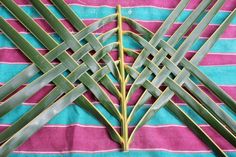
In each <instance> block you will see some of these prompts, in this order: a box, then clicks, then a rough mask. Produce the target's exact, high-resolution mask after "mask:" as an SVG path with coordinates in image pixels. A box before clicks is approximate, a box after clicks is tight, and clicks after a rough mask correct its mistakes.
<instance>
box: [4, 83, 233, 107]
mask: <svg viewBox="0 0 236 157" xmlns="http://www.w3.org/2000/svg"><path fill="white" fill-rule="evenodd" d="M2 85H3V84H0V86H2ZM23 87H25V85H23V86H21V88H20V89H22V88H23ZM199 87H200V88H201V89H202V90H203V91H205V92H206V93H207V94H208V95H209V96H210V97H211V98H212V99H213V100H214V101H215V102H216V103H221V101H220V100H218V99H217V98H216V97H215V96H213V94H212V93H211V92H210V91H209V90H208V89H207V88H206V87H204V86H202V85H199ZM220 87H221V88H222V89H223V90H224V91H226V92H227V93H228V94H229V95H230V96H231V97H232V98H233V99H235V100H236V86H220ZM53 88H54V85H49V86H45V87H44V88H42V89H41V90H40V91H39V92H37V93H36V94H34V96H32V97H31V98H30V99H28V100H26V101H25V103H33V104H34V103H37V102H39V101H40V100H42V99H43V98H44V97H45V96H46V95H47V94H48V93H49V92H50V91H51V90H52V89H53ZM129 88H130V85H128V87H127V89H129ZM164 88H165V86H162V87H161V89H164ZM143 90H144V89H141V88H140V89H138V90H137V91H136V92H135V93H134V94H133V95H132V96H131V99H130V101H129V103H128V105H134V104H135V103H136V102H137V101H138V98H139V97H140V96H141V94H142V93H143ZM106 92H107V91H106ZM107 93H108V92H107ZM108 95H109V97H110V98H111V100H112V101H113V102H114V103H115V104H119V100H118V99H117V98H116V97H115V96H113V95H112V94H111V93H108ZM85 96H86V97H87V98H88V99H89V100H90V101H91V102H96V103H97V102H98V100H97V99H96V98H95V96H94V95H93V94H92V93H91V92H86V93H85ZM155 100H156V99H155V98H151V99H150V100H149V101H148V102H147V104H151V103H153V102H154V101H155ZM172 100H173V101H174V102H176V103H184V102H183V101H182V100H180V99H179V98H178V97H177V96H174V97H173V98H172Z"/></svg>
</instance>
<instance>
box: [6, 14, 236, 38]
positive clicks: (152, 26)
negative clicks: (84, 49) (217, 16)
mask: <svg viewBox="0 0 236 157" xmlns="http://www.w3.org/2000/svg"><path fill="white" fill-rule="evenodd" d="M7 21H8V22H9V23H10V24H11V25H12V26H13V27H14V28H16V29H17V30H18V31H19V32H28V31H27V29H26V28H25V27H24V26H22V25H21V24H20V23H19V22H18V21H16V20H14V19H11V20H7ZM35 21H36V22H37V23H38V24H39V25H40V26H41V27H42V28H43V29H44V30H45V31H47V32H48V33H53V32H54V31H53V30H52V29H51V28H50V26H49V25H48V24H47V22H46V21H45V20H44V19H35ZM61 22H62V23H63V24H64V25H65V26H66V27H67V28H68V29H69V30H70V31H72V32H76V30H75V29H74V28H73V26H72V25H71V24H70V23H69V22H68V21H66V20H61ZM84 22H85V24H86V25H89V24H91V23H93V22H95V20H84ZM138 22H139V23H140V24H141V25H143V26H144V27H146V28H148V29H149V30H150V31H152V32H156V31H157V29H158V28H159V27H160V26H161V24H162V23H163V22H162V21H138ZM180 25H181V23H175V24H174V25H173V26H172V27H171V29H170V30H169V31H168V32H167V34H166V36H171V35H172V34H173V33H174V32H175V31H176V29H177V28H179V26H180ZM114 27H116V23H115V22H112V23H109V24H107V25H105V26H104V27H102V28H100V29H99V30H97V31H95V33H104V32H106V31H108V30H111V29H112V28H114ZM218 27H219V25H209V26H208V27H207V28H206V30H205V31H204V32H203V33H202V34H201V38H208V37H210V35H211V34H212V33H213V32H214V31H215V30H216V29H217V28H218ZM124 29H125V30H132V31H134V30H133V29H132V28H130V26H128V25H127V24H124ZM191 31H192V29H191V30H190V31H189V32H191ZM189 32H188V33H187V35H188V34H189ZM221 38H236V26H235V25H229V26H228V28H227V30H226V31H225V32H224V33H223V34H222V36H221Z"/></svg>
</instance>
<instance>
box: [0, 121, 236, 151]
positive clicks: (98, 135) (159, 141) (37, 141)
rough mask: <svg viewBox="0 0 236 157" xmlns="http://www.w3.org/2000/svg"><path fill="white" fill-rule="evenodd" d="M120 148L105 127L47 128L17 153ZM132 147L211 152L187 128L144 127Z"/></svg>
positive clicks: (225, 144) (219, 140)
mask: <svg viewBox="0 0 236 157" xmlns="http://www.w3.org/2000/svg"><path fill="white" fill-rule="evenodd" d="M4 128H5V127H3V126H1V127H0V129H1V130H3V129H4ZM203 129H204V130H205V131H206V133H207V134H209V135H210V136H211V137H212V138H213V139H214V140H215V141H216V143H217V144H218V145H219V146H220V147H221V148H222V149H224V150H235V148H234V147H233V146H232V145H230V144H229V143H228V142H227V141H226V140H225V139H224V138H223V137H221V136H220V135H219V134H218V133H216V132H215V131H214V130H213V129H212V128H211V127H210V126H204V127H203ZM173 133H174V134H173ZM91 135H93V136H91ZM176 135H178V136H176ZM41 139H43V140H41ZM87 141H89V142H87ZM189 141H191V142H189ZM118 148H119V145H118V144H116V143H115V142H113V141H112V140H111V139H110V138H109V137H108V135H107V132H106V130H105V128H93V127H82V126H75V125H74V126H68V127H44V128H43V129H41V130H40V131H38V132H37V133H36V134H34V135H33V136H32V137H31V138H30V139H29V140H28V141H27V142H26V143H24V144H23V145H22V146H20V147H19V148H18V149H17V151H40V152H47V151H70V150H77V151H99V150H110V149H118ZM131 148H136V149H167V150H172V151H175V150H176V151H206V150H209V148H208V147H207V146H206V145H205V144H204V143H203V142H202V141H200V139H198V137H196V136H195V135H194V134H193V133H192V132H191V131H190V130H189V129H188V128H186V127H176V126H168V127H143V128H141V129H140V130H139V131H138V132H137V134H136V136H135V139H134V141H133V143H132V144H131Z"/></svg>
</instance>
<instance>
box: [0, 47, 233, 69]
mask: <svg viewBox="0 0 236 157" xmlns="http://www.w3.org/2000/svg"><path fill="white" fill-rule="evenodd" d="M39 51H40V52H41V53H42V54H45V53H46V52H47V50H39ZM138 52H140V51H138ZM0 53H1V57H0V63H8V64H14V63H15V64H16V63H17V64H24V63H25V64H28V63H31V62H30V61H29V60H28V59H27V58H26V57H25V56H24V55H23V54H22V53H21V51H20V50H18V49H12V48H11V49H7V48H3V49H0ZM194 54H195V53H193V52H188V53H187V55H186V58H187V59H190V58H191V57H192V56H193V55H194ZM110 55H111V57H112V58H113V59H114V60H117V59H118V53H117V51H116V50H114V51H111V52H110ZM125 61H126V63H133V62H134V59H133V58H132V57H129V56H125ZM55 63H56V62H55ZM200 65H201V66H205V65H206V66H211V65H236V55H234V54H232V53H231V54H224V53H222V54H219V53H217V54H215V53H209V54H207V55H206V56H205V58H204V59H203V60H202V61H201V63H200Z"/></svg>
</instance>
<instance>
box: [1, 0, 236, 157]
mask: <svg viewBox="0 0 236 157" xmlns="http://www.w3.org/2000/svg"><path fill="white" fill-rule="evenodd" d="M1 2H2V4H3V6H4V7H6V8H7V9H8V10H10V11H11V13H12V14H13V15H14V16H15V17H16V18H17V19H18V20H19V22H21V23H22V24H23V25H24V26H25V27H26V28H27V29H28V30H29V31H30V32H31V33H32V34H33V35H34V36H35V37H36V38H37V39H38V40H39V41H40V42H41V43H42V45H44V46H45V47H46V48H47V49H48V51H49V52H48V53H47V54H46V55H42V54H41V53H40V52H39V51H38V50H37V49H35V48H34V47H33V46H32V45H30V43H29V42H28V41H27V40H25V39H24V38H23V37H22V36H21V35H20V34H19V33H18V32H17V31H16V30H15V29H14V28H13V27H12V26H11V25H10V24H8V23H7V22H6V21H5V20H4V19H3V18H2V17H1V18H0V29H1V31H2V32H3V33H4V34H5V35H6V36H7V37H8V38H9V39H10V40H11V41H12V42H13V43H14V44H15V45H16V46H17V47H18V48H19V49H20V50H21V51H22V53H23V54H24V55H25V56H26V57H27V58H28V59H29V60H31V61H32V63H33V64H32V65H30V66H29V67H27V68H26V69H25V70H23V71H22V72H21V73H19V74H18V75H17V76H15V77H14V78H13V79H11V80H10V81H9V82H7V83H6V84H5V85H4V86H2V87H1V88H0V93H1V94H0V99H1V100H2V101H3V102H2V104H1V106H0V116H4V115H6V114H7V113H9V112H10V111H11V110H13V109H14V108H15V107H17V106H18V105H20V104H21V103H23V102H24V101H26V100H27V99H29V98H30V97H32V96H33V95H34V94H35V93H36V92H38V91H39V90H40V89H42V88H43V87H44V86H46V85H47V84H48V83H51V82H52V83H53V84H55V88H54V89H53V90H52V91H50V93H48V95H47V96H45V97H44V98H43V99H42V100H41V101H40V102H39V103H38V104H37V105H36V106H35V107H33V108H32V109H31V110H30V111H28V112H27V113H25V114H24V115H23V116H22V117H21V118H20V119H19V120H18V121H16V122H15V123H14V124H13V125H12V126H10V127H8V128H7V129H6V130H4V131H3V132H1V133H0V141H1V142H2V143H3V144H2V146H1V147H0V154H1V156H6V155H7V154H9V153H10V152H11V151H13V150H14V149H16V148H17V147H18V146H20V145H21V144H22V143H24V142H25V141H26V140H27V139H28V138H29V137H30V136H31V135H33V134H34V133H35V132H36V131H38V130H39V129H40V128H41V127H43V126H44V125H45V124H47V123H48V122H49V121H50V120H51V119H52V118H53V117H55V116H56V115H57V114H58V113H60V112H61V111H63V109H65V108H66V107H67V106H69V105H70V104H71V103H72V102H74V103H75V104H77V105H79V106H81V107H82V108H83V109H85V110H86V111H88V112H89V113H91V115H93V116H95V117H96V118H97V119H98V120H99V121H100V122H101V123H103V124H104V125H105V126H106V128H107V130H108V133H109V134H110V137H111V138H112V139H113V140H114V141H116V142H117V143H119V144H120V145H121V146H122V148H123V150H125V151H127V150H128V149H129V145H130V144H131V143H132V140H133V138H135V133H136V132H137V131H138V130H139V128H141V127H142V126H143V125H144V124H146V123H147V122H148V120H150V119H151V118H152V116H153V115H154V114H155V113H156V112H158V110H159V109H161V108H162V107H163V106H165V107H167V108H168V109H169V110H170V111H171V112H172V113H173V114H174V115H175V116H176V117H178V118H179V119H180V120H181V121H183V122H184V123H185V124H186V125H187V126H188V127H189V128H190V129H191V130H192V131H193V132H194V133H195V134H196V135H197V136H199V138H201V140H202V141H204V142H205V143H206V144H207V145H208V146H209V147H210V148H211V149H212V150H213V151H214V152H215V153H216V154H218V155H221V156H226V155H225V153H224V152H223V151H222V150H221V148H220V147H219V146H218V145H217V144H216V143H215V142H214V141H213V140H212V139H211V138H210V137H209V136H208V135H207V134H206V133H205V132H204V131H203V130H202V129H201V128H200V127H199V126H198V125H197V124H196V123H195V122H194V121H193V120H192V119H191V118H190V117H189V116H188V115H187V114H186V113H185V112H184V111H183V110H182V109H181V108H180V107H178V105H177V104H175V103H174V102H173V101H172V97H173V96H174V95H176V96H178V97H179V98H181V99H182V100H183V101H184V102H186V103H187V104H188V105H189V106H190V107H191V108H192V109H193V110H194V111H195V112H196V113H198V115H199V116H201V118H203V119H204V120H205V121H206V122H207V123H208V124H209V125H211V126H212V127H213V128H214V129H215V130H216V131H217V132H218V133H219V134H221V135H222V136H223V137H224V138H225V139H226V140H227V141H229V142H230V143H231V144H232V145H233V146H236V137H235V133H236V123H235V121H234V120H233V119H232V118H231V117H230V116H229V115H228V114H227V113H226V112H224V111H223V110H222V109H221V108H220V107H219V106H218V105H217V104H216V103H215V102H214V101H213V100H212V99H211V97H209V96H208V95H207V94H206V93H205V92H204V91H203V90H202V89H200V88H199V87H198V86H197V84H196V83H195V82H194V81H193V80H192V77H194V78H196V79H198V80H199V81H200V82H201V83H202V84H203V85H204V86H206V87H207V88H208V89H209V90H210V91H211V92H212V93H214V95H215V96H216V97H217V98H218V99H219V100H221V101H222V102H224V103H225V104H226V105H227V106H228V107H229V108H230V109H232V111H233V112H235V113H236V103H235V101H234V100H233V99H232V98H231V97H230V96H229V95H227V94H226V93H225V92H224V91H223V90H222V89H221V88H220V87H218V86H217V85H216V84H215V83H214V82H213V81H211V80H210V79H209V78H208V77H207V76H206V75H205V74H203V73H202V72H201V71H200V70H199V69H198V68H197V65H198V64H199V63H200V62H201V60H202V59H203V58H204V56H205V55H206V54H207V53H208V52H209V50H210V49H211V47H212V46H213V45H214V43H215V42H216V41H217V39H218V38H219V37H220V35H221V34H222V33H223V32H224V30H225V29H226V28H227V26H228V25H229V24H230V22H231V20H232V19H233V18H234V15H235V13H236V12H235V11H233V12H232V13H231V14H230V15H229V16H228V18H227V19H226V20H225V21H224V23H223V24H221V26H220V27H219V28H218V29H217V30H216V31H215V32H214V33H213V34H212V35H211V37H210V38H209V39H208V40H207V41H206V42H205V43H204V44H203V45H202V47H201V48H200V49H199V50H198V51H197V52H196V53H195V55H194V56H193V57H192V58H191V59H190V60H188V59H186V58H185V55H186V53H187V51H188V50H189V49H190V48H191V46H192V45H194V43H195V41H196V40H197V39H198V38H199V36H200V34H201V33H202V32H203V31H204V29H205V28H206V27H207V25H208V24H209V23H210V21H211V20H212V18H214V15H215V14H216V13H217V12H218V10H219V9H220V7H221V6H222V5H223V3H224V1H221V0H218V1H217V2H216V3H215V4H214V6H213V7H212V8H211V9H210V10H209V11H208V12H207V13H206V14H205V16H204V17H203V18H202V20H201V21H200V22H199V23H198V25H197V26H196V27H195V28H194V29H193V30H192V32H191V33H190V35H188V37H187V38H186V39H185V40H184V41H183V42H182V43H180V46H176V45H177V44H179V42H180V40H181V38H182V37H183V36H184V35H185V33H186V32H187V31H188V30H189V29H190V28H191V27H192V25H193V24H194V23H195V21H196V20H197V19H198V18H199V16H200V15H201V14H202V13H203V12H204V10H205V9H206V8H207V7H208V6H209V5H210V3H211V1H207V0H206V1H203V2H202V3H201V4H200V5H199V6H198V7H197V8H196V9H195V10H194V11H193V13H192V14H191V15H190V16H189V17H188V18H187V19H186V21H185V22H184V23H183V24H182V25H181V26H180V27H179V28H178V29H177V30H176V32H175V33H174V34H173V35H172V36H171V37H170V38H169V39H168V40H167V41H166V40H164V37H163V36H164V34H165V33H166V32H167V31H168V29H169V28H170V27H171V26H172V24H173V23H174V22H175V20H176V19H177V18H178V17H179V15H180V14H181V13H182V11H183V9H184V8H185V7H186V5H187V4H188V0H186V1H185V0H184V1H181V2H180V3H179V5H178V6H177V7H176V8H175V9H174V10H173V12H172V13H171V14H170V15H169V17H168V18H167V19H166V20H165V22H164V23H163V24H162V26H161V27H160V28H159V29H158V30H157V32H156V33H155V34H153V33H152V32H151V31H149V30H148V29H146V28H144V27H143V26H142V25H140V24H139V23H137V22H136V21H135V20H133V19H130V18H127V17H125V16H122V14H121V7H120V6H118V7H117V13H116V14H112V15H109V16H107V17H104V18H102V19H100V20H98V21H96V22H94V23H92V24H90V25H89V26H86V25H85V24H84V23H83V22H82V21H81V19H80V18H79V17H78V16H77V15H76V14H75V13H74V12H73V11H72V10H71V8H70V7H69V6H68V5H67V4H66V3H65V2H63V1H56V0H52V2H53V4H54V5H55V6H56V7H57V8H58V9H59V10H60V12H61V13H62V14H63V15H64V16H65V18H66V19H67V20H68V21H69V22H70V23H71V24H72V25H73V27H74V28H75V29H76V30H77V32H76V33H75V34H73V33H71V32H69V31H68V30H67V29H66V27H65V26H64V25H63V24H62V23H61V22H60V21H59V20H58V19H57V18H56V16H55V15H53V14H52V13H51V11H50V10H49V9H48V8H47V7H46V6H45V5H44V4H43V3H42V2H40V1H39V0H32V1H31V2H32V4H33V6H34V7H35V9H36V10H37V11H38V12H39V13H40V14H41V15H42V17H44V18H45V20H46V21H47V22H48V23H49V25H50V26H51V27H52V28H53V29H54V30H55V32H56V33H57V34H58V35H59V36H60V38H61V40H62V42H61V43H60V44H58V43H57V42H56V41H55V40H54V39H53V38H51V37H50V35H49V34H47V33H46V32H45V31H44V30H43V29H42V28H40V26H39V25H38V24H37V23H35V22H34V21H33V19H32V18H31V17H29V16H28V15H27V14H25V13H24V12H23V11H22V10H21V9H20V8H19V6H17V5H16V4H15V3H13V2H11V1H7V0H2V1H1ZM114 20H115V21H117V27H116V28H114V29H111V30H109V31H107V32H105V33H103V34H101V35H99V36H95V35H94V34H93V32H94V31H96V30H98V29H99V28H101V27H102V26H104V25H106V24H108V23H111V22H112V21H114ZM123 23H127V24H128V25H130V27H132V28H133V30H135V31H125V30H123V28H122V25H123ZM114 35H115V36H116V37H117V41H116V42H112V43H109V44H106V41H107V40H109V39H110V38H111V37H112V36H114ZM124 35H127V36H129V37H130V38H132V39H133V40H134V41H136V42H137V44H138V45H140V47H142V51H141V52H137V51H135V50H133V49H130V48H126V47H125V46H124V43H125V42H127V41H125V40H123V36H124ZM71 50H72V53H71V52H70V51H71ZM113 50H118V53H117V56H118V58H117V59H114V58H112V56H111V54H110V52H111V51H113ZM126 56H129V57H131V58H133V60H134V63H133V64H128V63H126V61H125V57H126ZM54 60H58V61H59V63H58V64H53V61H54ZM38 73H42V74H41V76H40V77H38V78H37V79H35V80H33V81H32V82H31V83H29V84H28V85H27V86H26V87H25V88H23V89H21V90H19V91H18V92H16V93H14V92H15V91H16V90H17V89H18V88H19V87H20V86H21V85H22V84H24V83H26V82H28V81H29V80H31V79H32V78H33V77H34V76H35V75H36V74H38ZM163 85H164V86H166V88H164V89H163V88H162V86H163ZM128 87H129V88H128ZM140 89H142V91H143V92H142V95H141V96H140V97H139V98H138V100H137V102H136V103H135V106H134V108H133V109H132V111H130V112H128V111H127V105H128V103H129V101H130V99H131V97H132V96H133V95H134V93H135V92H136V91H137V90H140ZM88 92H90V93H91V94H92V95H93V96H94V97H95V98H96V99H97V101H98V102H99V103H101V104H102V106H103V107H104V108H105V109H106V110H107V111H108V112H109V113H110V114H111V116H113V117H114V118H116V119H117V120H118V121H119V122H120V126H121V129H120V130H118V129H116V128H115V127H114V126H112V124H111V123H110V122H109V119H108V118H107V117H105V116H104V115H103V114H102V113H101V112H100V111H99V110H98V109H97V108H96V107H95V106H94V105H93V104H92V102H91V101H90V100H89V99H88V98H87V97H86V93H88ZM12 93H14V94H12ZM111 97H116V98H117V99H118V100H119V106H118V107H117V106H116V104H115V103H114V102H113V101H112V99H111ZM150 99H155V101H154V102H153V104H152V105H151V106H150V108H149V109H148V110H147V111H146V112H145V114H144V115H143V116H142V117H140V119H139V121H138V122H137V124H136V125H135V126H134V128H132V129H129V126H130V123H131V122H132V120H133V119H134V116H136V115H137V112H138V110H139V109H140V108H141V107H142V106H143V105H144V104H145V103H147V102H148V101H149V100H150Z"/></svg>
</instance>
